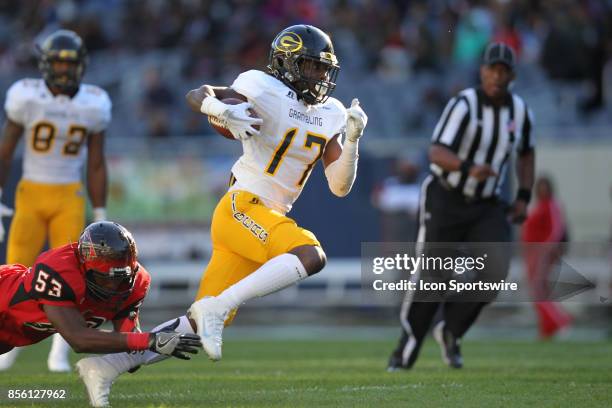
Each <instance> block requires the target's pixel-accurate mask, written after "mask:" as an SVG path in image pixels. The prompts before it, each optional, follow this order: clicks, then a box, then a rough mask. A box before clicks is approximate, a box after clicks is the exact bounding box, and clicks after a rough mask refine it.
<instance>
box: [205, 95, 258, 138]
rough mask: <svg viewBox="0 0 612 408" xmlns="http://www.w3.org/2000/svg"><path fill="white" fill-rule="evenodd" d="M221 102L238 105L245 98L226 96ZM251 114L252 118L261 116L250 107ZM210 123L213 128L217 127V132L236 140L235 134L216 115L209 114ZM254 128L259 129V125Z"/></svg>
mask: <svg viewBox="0 0 612 408" xmlns="http://www.w3.org/2000/svg"><path fill="white" fill-rule="evenodd" d="M221 102H223V103H226V104H228V105H238V104H240V103H244V101H243V100H241V99H238V98H225V99H222V100H221ZM249 114H250V116H251V117H252V118H258V117H259V116H258V115H257V113H256V112H255V111H254V110H253V109H249ZM208 123H210V126H212V128H213V129H215V130H216V131H217V133H219V134H220V135H221V136H223V137H225V138H227V139H231V140H236V138H235V137H234V135H232V133H231V132H230V131H229V129H228V128H226V127H225V126H223V124H222V123H221V121H220V120H219V119H218V118H217V117H216V116H209V117H208ZM254 128H255V129H257V130H259V125H256V126H254Z"/></svg>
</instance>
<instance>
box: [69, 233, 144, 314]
mask: <svg viewBox="0 0 612 408" xmlns="http://www.w3.org/2000/svg"><path fill="white" fill-rule="evenodd" d="M77 253H78V257H79V261H80V263H81V267H82V268H83V271H84V272H85V282H86V284H87V292H88V294H89V295H90V296H91V297H93V298H94V299H95V300H98V301H103V302H112V303H114V302H122V301H124V300H125V299H127V298H128V296H129V295H130V293H131V292H132V288H133V287H134V278H135V276H136V272H137V271H138V261H137V256H138V251H137V249H136V243H135V242H134V238H132V234H131V233H130V232H129V231H128V230H127V229H125V228H124V227H122V226H121V225H119V224H117V223H115V222H109V221H101V222H95V223H93V224H90V225H89V226H88V227H87V228H85V230H84V231H83V233H82V234H81V237H80V238H79V242H78V247H77Z"/></svg>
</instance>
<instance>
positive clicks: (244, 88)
mask: <svg viewBox="0 0 612 408" xmlns="http://www.w3.org/2000/svg"><path fill="white" fill-rule="evenodd" d="M231 88H232V89H233V90H234V91H236V92H238V93H239V94H242V95H244V96H245V97H246V98H247V99H248V101H249V102H250V103H251V104H252V105H253V107H254V109H255V111H256V112H257V114H258V115H259V117H261V118H262V119H263V125H262V127H261V130H260V135H259V136H254V137H251V138H249V139H247V140H245V141H243V142H242V148H243V154H242V156H241V157H240V159H238V161H237V162H236V163H235V164H234V166H233V167H232V173H233V174H234V176H235V177H236V179H237V182H236V184H234V186H232V189H233V190H237V189H240V190H246V191H249V192H251V193H253V194H256V195H258V196H259V197H261V198H262V200H263V202H264V203H265V204H266V205H267V206H268V207H270V208H272V209H275V210H277V211H279V212H281V213H282V214H285V213H287V212H288V211H289V210H291V206H292V205H293V203H294V202H295V200H296V199H297V198H298V196H299V195H300V193H301V192H302V189H303V188H304V185H305V184H306V181H307V180H308V177H309V176H310V173H311V171H312V169H313V168H314V166H315V165H316V163H317V161H318V160H319V159H320V158H321V156H322V155H323V152H324V151H325V146H326V144H327V142H329V141H330V140H331V139H332V138H333V137H334V136H335V135H336V134H338V133H341V132H343V130H344V127H345V125H346V110H345V108H344V106H343V105H342V103H341V102H340V101H338V100H337V99H335V98H329V99H328V100H327V101H326V102H325V103H323V104H318V105H314V106H307V105H306V104H304V103H303V102H302V101H299V100H298V99H297V96H296V94H295V92H294V91H293V90H292V89H291V88H289V87H288V86H287V85H285V84H283V83H282V82H281V81H279V80H278V79H276V78H274V77H273V76H271V75H268V74H266V73H264V72H262V71H256V70H251V71H247V72H244V73H242V74H240V75H239V76H238V78H236V80H235V81H234V83H233V84H232V86H231Z"/></svg>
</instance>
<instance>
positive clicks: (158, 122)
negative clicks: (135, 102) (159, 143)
mask: <svg viewBox="0 0 612 408" xmlns="http://www.w3.org/2000/svg"><path fill="white" fill-rule="evenodd" d="M144 82H145V93H144V95H143V101H142V106H141V113H142V115H143V116H144V117H145V122H146V125H147V128H148V135H149V136H151V137H166V136H169V133H170V108H171V107H172V104H173V103H174V96H173V95H172V92H171V91H170V88H168V87H167V86H166V84H165V83H164V82H163V81H162V80H161V78H160V73H159V70H158V69H157V68H150V69H149V70H148V71H147V72H146V73H145V78H144Z"/></svg>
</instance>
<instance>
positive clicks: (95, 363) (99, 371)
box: [76, 357, 120, 407]
mask: <svg viewBox="0 0 612 408" xmlns="http://www.w3.org/2000/svg"><path fill="white" fill-rule="evenodd" d="M76 369H77V371H78V373H79V377H81V379H82V380H83V383H85V388H87V395H89V403H90V404H91V406H92V407H108V406H110V404H109V402H108V395H109V394H110V389H111V386H112V385H113V382H114V381H115V379H116V378H117V377H119V374H120V373H119V371H117V370H116V369H115V368H114V367H113V366H112V365H111V364H109V363H108V362H106V361H105V360H104V359H103V358H102V357H88V358H84V359H82V360H79V362H78V363H76Z"/></svg>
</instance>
